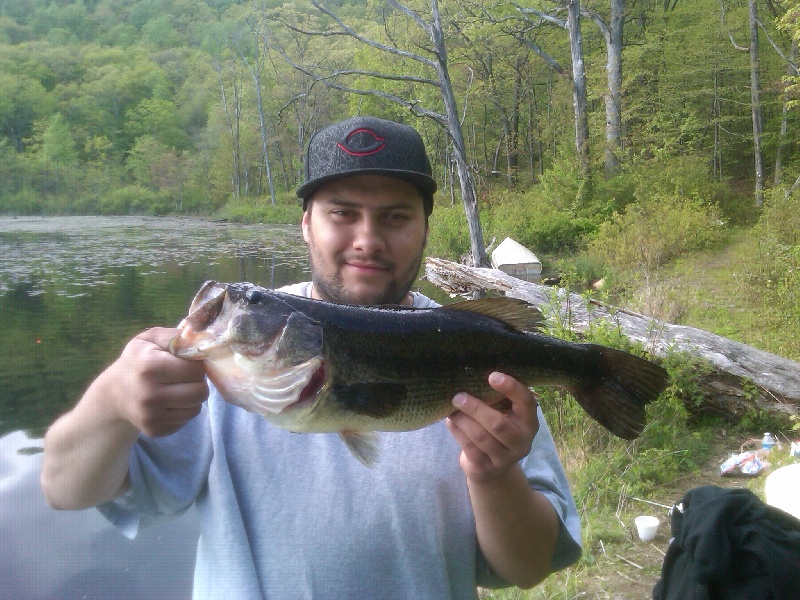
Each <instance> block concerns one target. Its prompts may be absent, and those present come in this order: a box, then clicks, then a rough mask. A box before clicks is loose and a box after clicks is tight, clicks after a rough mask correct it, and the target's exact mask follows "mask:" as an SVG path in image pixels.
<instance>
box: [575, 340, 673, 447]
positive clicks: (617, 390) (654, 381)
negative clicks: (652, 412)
mask: <svg viewBox="0 0 800 600" xmlns="http://www.w3.org/2000/svg"><path fill="white" fill-rule="evenodd" d="M592 346H593V348H592V350H593V352H595V353H596V354H597V356H596V357H594V358H595V359H596V360H597V366H598V368H599V375H600V377H598V378H594V381H592V382H591V383H587V384H585V385H578V386H573V387H571V388H570V389H569V391H570V392H571V393H572V395H573V396H575V399H576V400H577V401H578V403H579V404H580V405H581V406H582V407H583V409H584V410H585V411H586V412H587V413H588V414H589V416H591V417H592V418H593V419H595V420H596V421H597V422H598V423H600V424H601V425H603V426H604V427H605V428H606V429H608V430H609V431H610V432H611V433H613V434H614V435H616V436H618V437H621V438H623V439H626V440H632V439H635V438H637V437H639V435H640V434H641V433H642V430H643V429H644V426H645V420H646V419H645V406H646V405H647V404H648V403H650V402H652V401H653V400H655V399H656V398H658V397H659V395H661V392H663V391H664V389H665V388H666V387H667V383H668V381H669V376H668V375H667V372H666V371H665V370H664V369H663V368H662V367H661V366H659V365H657V364H655V363H653V362H650V361H649V360H646V359H644V358H641V357H638V356H635V355H633V354H629V353H627V352H623V351H621V350H616V349H614V348H607V347H604V346H597V345H592Z"/></svg>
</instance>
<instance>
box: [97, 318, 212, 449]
mask: <svg viewBox="0 0 800 600" xmlns="http://www.w3.org/2000/svg"><path fill="white" fill-rule="evenodd" d="M177 332H178V330H177V329H168V328H164V327H155V328H153V329H148V330H147V331H145V332H143V333H140V334H139V335H137V336H136V337H135V338H133V339H132V340H131V341H130V342H128V345H127V346H125V349H124V350H123V351H122V354H121V355H120V357H119V358H118V359H117V361H116V362H115V363H114V364H113V365H111V366H110V367H109V368H108V370H107V371H106V372H105V373H103V375H102V378H103V384H104V387H105V388H106V390H107V393H108V394H109V395H108V397H109V398H110V399H113V401H114V403H115V405H116V406H115V408H116V411H117V414H119V416H120V417H122V418H123V419H125V420H126V421H128V422H129V423H131V424H132V425H133V426H134V427H136V428H137V429H138V430H139V431H141V432H142V433H144V434H145V435H148V436H151V437H158V436H165V435H169V434H171V433H175V432H176V431H177V430H179V429H180V428H181V427H183V426H184V425H185V424H186V423H187V422H188V421H190V420H191V419H192V418H194V417H195V416H197V414H198V413H199V412H200V408H201V407H202V405H203V402H204V401H205V399H206V398H207V397H208V385H207V384H206V381H205V371H204V370H203V363H202V362H200V361H189V360H183V359H181V358H177V357H175V356H173V355H172V354H170V353H169V351H168V350H167V347H168V345H169V340H170V339H172V337H173V336H174V335H175V334H176V333H177Z"/></svg>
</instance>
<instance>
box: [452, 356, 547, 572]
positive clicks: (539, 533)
mask: <svg viewBox="0 0 800 600" xmlns="http://www.w3.org/2000/svg"><path fill="white" fill-rule="evenodd" d="M489 385H491V386H492V388H493V389H494V390H495V391H497V392H499V393H500V394H501V395H502V396H504V397H505V398H506V399H507V400H508V401H510V403H511V409H510V410H509V411H505V409H504V407H503V408H502V409H501V407H502V405H503V403H500V404H496V403H495V404H493V405H492V406H489V405H488V404H486V403H485V402H482V401H481V400H479V399H478V398H475V397H474V396H470V395H469V394H464V393H461V394H456V396H455V397H454V398H453V404H454V405H455V406H456V408H458V409H459V410H458V411H457V412H455V413H453V414H452V415H450V418H448V419H447V427H448V428H449V429H450V432H451V433H452V434H453V437H455V439H456V440H457V441H458V443H459V445H460V446H461V458H460V462H461V468H462V470H463V471H464V473H465V474H466V476H467V488H468V489H469V499H470V502H471V503H472V510H473V512H474V514H475V529H476V532H477V534H478V543H479V544H480V547H481V550H482V551H483V554H484V556H485V557H486V559H487V560H488V561H489V564H490V565H491V566H492V568H493V569H494V570H495V572H497V573H498V574H499V575H501V576H502V577H504V578H505V579H506V580H507V581H508V582H509V583H512V584H514V585H516V586H519V587H523V588H527V587H531V586H533V585H535V584H536V583H538V582H540V581H542V580H543V579H544V578H545V577H547V576H548V575H549V574H550V572H551V571H552V564H553V552H554V551H555V546H556V540H557V539H558V530H559V521H558V515H557V514H556V511H555V509H554V508H553V506H552V505H551V504H550V501H549V500H547V498H545V496H544V495H543V494H541V493H539V492H536V491H534V490H532V489H531V488H530V486H529V484H528V480H527V479H526V477H525V473H524V472H523V470H522V469H521V468H520V466H519V465H518V464H517V463H518V462H519V461H520V460H521V459H522V458H524V457H525V456H527V455H528V454H529V453H530V450H531V445H532V444H533V438H534V436H535V435H536V433H537V432H538V431H539V418H538V416H537V412H536V398H535V396H534V395H533V393H532V392H531V391H530V390H529V389H528V388H527V387H525V386H524V385H523V384H522V383H520V382H519V381H517V380H516V379H514V378H513V377H509V376H508V375H504V374H502V373H496V372H495V373H492V374H491V375H489ZM498 409H501V410H498Z"/></svg>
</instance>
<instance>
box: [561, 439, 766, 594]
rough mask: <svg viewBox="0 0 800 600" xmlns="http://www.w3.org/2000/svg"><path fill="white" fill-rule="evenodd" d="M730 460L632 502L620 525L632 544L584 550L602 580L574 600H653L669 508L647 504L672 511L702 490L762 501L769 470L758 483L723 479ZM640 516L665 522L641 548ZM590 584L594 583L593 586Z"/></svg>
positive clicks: (715, 457)
mask: <svg viewBox="0 0 800 600" xmlns="http://www.w3.org/2000/svg"><path fill="white" fill-rule="evenodd" d="M731 450H738V448H732V449H731ZM728 455H729V452H727V453H726V451H725V450H724V449H720V450H718V451H716V452H714V453H712V455H711V456H710V457H709V461H708V463H707V464H706V465H705V466H704V468H703V469H702V470H701V471H700V472H698V473H695V474H693V475H692V476H691V477H688V478H685V479H682V480H680V481H676V482H674V485H673V486H671V489H670V490H667V491H666V492H664V493H663V494H662V495H661V497H659V498H646V499H642V500H633V499H628V500H627V501H626V502H625V503H624V506H621V510H620V511H619V519H620V521H621V523H622V524H623V526H624V527H625V529H626V531H627V534H628V541H622V542H617V543H616V544H615V545H614V550H613V551H611V550H609V549H608V548H607V547H606V548H604V547H603V544H596V545H595V547H592V548H584V552H585V553H586V552H588V553H591V555H592V556H593V558H594V559H595V560H596V561H597V568H596V569H592V571H594V572H595V573H598V572H600V573H604V575H602V576H599V575H594V576H593V577H587V578H586V579H585V580H583V581H581V586H580V587H581V588H583V589H584V591H582V592H580V593H578V594H576V595H574V596H573V597H574V598H576V599H577V598H580V599H598V600H599V599H608V600H648V599H650V598H652V597H653V595H652V594H653V587H654V586H655V584H656V583H657V582H658V580H659V579H660V577H661V567H662V564H663V562H664V558H665V556H666V552H667V548H668V547H669V540H670V537H671V535H670V519H669V510H668V509H667V508H664V507H661V506H655V505H653V504H648V503H647V502H644V501H643V500H649V501H650V502H657V503H659V504H663V505H665V506H672V505H674V504H676V503H678V502H680V500H681V498H683V496H684V494H686V492H688V491H689V490H690V489H692V488H695V487H699V486H703V485H715V486H718V487H724V488H750V489H753V491H754V492H755V493H756V494H758V495H759V496H760V497H762V498H763V495H761V494H760V493H759V489H758V488H759V487H761V488H762V489H763V480H764V478H765V477H766V476H767V475H768V474H769V472H770V470H771V469H770V468H768V469H766V470H765V471H763V472H762V473H760V474H759V475H757V476H754V477H748V476H735V477H728V476H726V477H722V476H721V475H720V474H719V465H720V464H721V463H722V462H723V461H724V460H725V458H727V456H728ZM641 514H649V515H653V516H656V517H658V518H659V520H660V521H661V524H660V526H659V529H658V533H657V534H656V538H655V539H654V540H653V541H652V542H643V541H641V540H640V539H639V537H638V535H637V532H636V526H635V524H634V519H635V518H636V516H638V515H641ZM587 574H588V573H587ZM592 578H593V579H594V580H595V581H591V579H592Z"/></svg>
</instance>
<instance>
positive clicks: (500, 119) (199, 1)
mask: <svg viewBox="0 0 800 600" xmlns="http://www.w3.org/2000/svg"><path fill="white" fill-rule="evenodd" d="M798 39H800V2H797V1H795V0H581V1H579V0H517V1H511V2H506V1H502V0H288V1H283V0H248V1H242V0H238V1H237V0H77V1H70V0H0V216H4V217H5V216H7V217H15V216H21V215H49V216H52V215H133V214H136V215H178V216H202V217H211V218H214V219H218V220H238V221H248V222H277V223H296V222H298V221H299V218H300V215H301V209H300V207H299V203H298V201H297V199H296V198H295V196H294V190H295V188H296V187H297V185H298V184H299V182H300V180H301V178H302V167H303V149H304V147H305V145H306V144H307V142H308V139H309V138H310V136H311V135H312V134H313V133H314V132H315V131H316V130H317V129H319V128H320V127H323V126H325V125H327V124H329V123H331V122H333V121H335V120H338V119H342V118H346V117H349V116H352V115H356V114H370V115H375V116H380V117H386V118H393V119H396V120H400V121H403V122H406V123H409V124H411V125H414V126H415V127H417V128H418V129H419V130H420V132H421V133H422V135H423V137H424V138H425V141H426V144H427V146H428V149H429V153H430V155H431V160H432V163H433V168H434V171H435V176H436V178H437V180H438V181H439V182H440V188H439V191H438V192H437V195H436V199H435V202H436V208H435V210H434V213H433V216H432V219H431V232H430V240H429V243H428V248H427V253H428V255H429V256H433V257H442V258H450V259H462V260H464V261H466V260H467V258H468V257H471V258H472V261H473V262H475V263H481V262H484V261H485V260H486V247H487V246H490V245H492V244H493V243H494V242H499V241H502V239H503V238H504V237H506V236H510V237H512V238H514V239H516V240H517V241H519V242H521V243H523V244H524V245H526V246H528V247H529V248H531V249H533V250H535V252H536V253H537V255H538V256H540V258H542V259H543V263H544V264H545V265H546V267H547V268H548V269H549V270H550V271H552V272H554V273H557V274H558V276H559V278H560V283H561V285H562V286H564V287H569V288H572V289H576V288H578V289H581V290H582V291H584V292H585V294H586V295H587V296H589V297H594V296H592V295H593V294H597V295H600V296H601V297H602V299H603V300H606V299H608V300H610V302H611V303H612V304H613V305H615V306H619V307H621V308H622V309H623V310H625V309H629V310H632V311H636V312H639V313H642V314H646V315H648V316H651V317H654V318H655V319H661V320H663V321H666V322H669V323H675V324H685V325H690V326H693V327H698V328H701V329H703V330H707V331H712V332H714V333H716V334H718V335H721V336H726V337H728V338H730V339H732V340H737V341H740V342H743V343H746V344H750V345H753V346H755V347H758V348H761V349H764V350H766V351H769V352H772V353H775V354H779V355H781V356H784V357H787V358H789V359H792V360H795V361H798V360H800V335H798V334H800V330H799V329H798V327H799V325H798V324H800V302H798V300H797V289H799V288H800V192H798V190H797V188H798V187H800V148H798V144H797V137H798V127H800V123H798V101H799V100H800V80H799V79H798V67H797V60H798V59H797V40H798ZM601 282H602V286H601V285H599V284H600V283H601ZM592 284H595V287H599V288H601V289H600V290H599V291H595V290H593V289H592V287H591V286H592ZM26 299H27V298H26ZM11 300H13V298H11ZM553 302H554V304H555V303H557V302H558V299H557V296H556V295H555V294H554V301H553ZM84 321H85V318H84V315H83V314H79V315H78V316H77V317H76V318H75V322H76V323H78V324H80V326H81V327H83V326H84V325H85V323H84ZM570 325H571V324H570V323H569V322H568V321H565V322H560V323H557V324H556V326H555V328H554V331H551V333H553V332H554V333H555V334H557V335H561V336H563V337H567V338H570V336H574V335H576V334H575V332H574V331H572V330H571V327H570ZM586 336H587V337H588V339H590V340H592V341H596V342H598V343H602V344H608V345H615V346H619V347H622V348H624V349H628V350H631V351H636V352H642V353H644V352H646V349H644V348H642V347H639V346H635V345H633V344H632V343H631V341H630V340H628V339H625V338H624V336H623V335H622V334H621V333H620V331H619V329H618V328H615V327H614V326H613V323H612V324H611V325H609V327H608V328H598V329H596V330H593V331H590V332H588V333H587V334H586ZM582 339H583V338H582ZM663 364H664V366H665V367H666V368H667V370H668V371H669V373H670V377H671V379H670V381H671V383H670V387H669V389H668V390H667V392H666V393H665V394H664V396H663V398H662V399H661V400H659V401H658V402H657V403H654V404H653V406H652V407H650V409H649V413H648V416H649V423H650V425H649V426H648V428H647V429H646V431H645V432H644V434H643V436H642V437H641V438H640V439H638V440H636V441H634V442H622V441H620V440H612V439H610V438H609V436H608V435H607V434H605V433H604V432H602V431H599V430H598V428H596V427H594V426H593V425H592V424H591V423H588V419H586V418H585V415H583V413H582V411H581V410H580V409H578V408H576V405H575V403H574V402H570V401H569V398H568V396H566V395H563V394H557V393H552V394H550V395H545V394H543V395H542V400H543V402H542V406H543V408H545V409H546V410H547V419H548V422H549V423H550V427H551V429H552V431H553V433H554V437H555V438H556V440H557V443H558V448H559V453H560V455H561V456H562V462H563V463H564V464H565V466H566V468H567V470H568V473H569V477H570V482H571V486H572V487H573V490H574V495H575V498H576V500H577V502H578V506H579V509H580V511H581V517H582V521H583V526H584V557H583V558H582V559H581V562H580V563H579V564H578V565H576V566H575V567H573V568H571V569H568V570H566V571H564V572H561V573H559V574H558V575H557V576H555V577H552V578H551V579H550V580H549V581H548V582H547V584H546V585H545V586H542V589H540V590H539V591H534V592H530V595H526V596H522V595H520V594H521V593H518V592H519V591H518V590H516V591H514V590H512V591H508V592H492V593H491V594H490V595H486V596H485V597H486V598H502V599H504V600H506V599H509V598H520V597H527V598H575V597H596V598H609V597H611V596H610V594H609V593H607V592H613V593H614V597H618V598H634V597H635V598H640V597H644V594H645V593H647V594H648V596H647V597H649V591H650V590H651V589H652V584H653V583H654V581H655V580H656V579H657V577H658V572H659V567H660V564H661V561H662V559H663V552H662V551H661V550H660V549H659V548H657V547H656V546H654V545H652V544H651V545H650V546H652V548H651V547H650V546H645V545H641V544H639V543H638V542H637V541H636V539H635V537H634V536H635V534H632V533H631V530H630V528H629V527H628V526H626V523H628V521H629V520H630V519H629V517H632V516H634V515H635V514H636V513H637V512H638V511H639V510H640V509H642V508H643V507H642V506H641V505H637V504H636V503H635V502H636V501H637V500H638V498H655V499H657V500H660V501H661V502H662V504H663V503H664V502H667V501H669V502H672V501H678V500H679V498H680V496H681V495H682V493H683V491H685V490H686V489H688V488H689V487H691V486H692V485H698V484H701V483H713V484H719V483H720V480H721V478H720V477H719V473H718V471H717V466H718V463H717V459H718V458H719V457H725V456H727V455H728V453H729V451H730V450H732V449H733V448H734V446H736V447H738V445H739V443H740V441H741V440H743V439H747V438H749V437H753V436H754V435H756V434H758V435H759V436H760V435H761V433H762V432H764V431H767V430H769V431H772V432H773V433H776V435H780V436H782V437H779V439H782V440H784V441H788V439H789V436H792V439H797V431H798V430H800V416H798V415H797V414H794V415H791V417H790V419H789V420H788V421H787V420H785V419H784V420H776V419H775V418H774V416H770V415H765V414H762V413H759V412H758V411H757V410H755V409H754V410H753V411H750V412H748V413H747V414H745V415H744V417H743V418H742V419H740V421H739V422H737V423H730V422H727V421H722V420H719V419H718V418H715V417H714V416H713V415H711V416H709V415H707V414H702V410H700V409H701V408H702V406H703V403H704V401H705V398H704V397H703V394H704V393H705V392H704V391H703V389H701V388H700V386H698V380H699V379H700V378H701V377H702V376H703V374H704V369H705V368H706V366H705V365H703V364H701V362H700V361H698V360H697V359H696V357H693V356H691V355H687V354H684V353H678V352H676V353H673V354H670V355H669V357H668V358H667V359H666V360H665V361H664V363H663ZM746 383H747V382H745V384H746ZM745 387H746V388H747V392H748V398H747V399H748V400H753V403H754V406H755V405H756V402H757V400H758V397H759V395H760V394H761V391H760V390H759V389H758V387H757V386H755V385H745ZM787 460H788V459H787ZM750 485H751V486H757V485H759V483H758V481H757V480H753V481H752V482H750ZM761 485H762V487H763V483H762V484H761ZM631 498H633V500H631ZM662 507H663V506H662ZM628 525H629V523H628ZM663 536H664V537H663V539H660V541H661V542H664V543H665V544H666V543H667V540H668V535H667V530H666V529H664V532H663ZM664 547H666V546H664ZM623 554H624V555H625V556H626V557H631V558H633V559H635V560H634V561H633V563H631V561H630V560H627V559H625V558H622V561H624V562H625V563H626V564H623V562H622V561H621V560H620V557H621V555H623ZM627 563H631V564H633V566H631V564H627ZM643 567H644V568H643ZM633 569H636V570H633ZM615 573H616V574H618V575H619V576H617V575H615ZM626 589H627V591H626ZM628 593H629V595H626V594H628ZM487 594H489V593H488V592H487Z"/></svg>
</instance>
